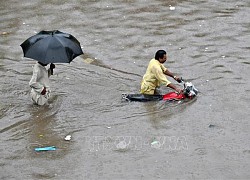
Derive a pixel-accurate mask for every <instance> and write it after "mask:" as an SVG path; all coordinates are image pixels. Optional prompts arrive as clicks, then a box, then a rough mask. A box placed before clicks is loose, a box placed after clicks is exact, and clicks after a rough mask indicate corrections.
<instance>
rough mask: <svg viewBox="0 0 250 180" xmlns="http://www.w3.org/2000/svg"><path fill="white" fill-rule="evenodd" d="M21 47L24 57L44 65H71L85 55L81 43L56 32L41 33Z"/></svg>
mask: <svg viewBox="0 0 250 180" xmlns="http://www.w3.org/2000/svg"><path fill="white" fill-rule="evenodd" d="M21 47H22V49H23V54H24V57H28V58H32V59H35V60H37V61H39V62H41V63H43V64H49V63H70V62H71V61H72V60H73V59H74V58H75V57H77V56H79V55H81V54H83V52H82V49H81V46H80V43H79V41H78V40H77V39H76V38H75V37H74V36H72V35H71V34H67V33H63V32H60V31H58V30H56V31H41V32H39V33H38V34H36V35H34V36H31V37H30V38H28V39H27V40H25V41H24V42H23V43H22V44H21Z"/></svg>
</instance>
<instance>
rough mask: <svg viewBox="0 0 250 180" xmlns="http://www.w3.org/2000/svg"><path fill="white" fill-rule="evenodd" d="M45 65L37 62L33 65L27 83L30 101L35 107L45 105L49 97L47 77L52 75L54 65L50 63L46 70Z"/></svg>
mask: <svg viewBox="0 0 250 180" xmlns="http://www.w3.org/2000/svg"><path fill="white" fill-rule="evenodd" d="M47 65H48V64H43V63H41V62H37V63H36V64H35V65H34V68H33V75H32V78H31V80H30V82H29V85H30V87H31V99H32V101H33V102H34V103H35V104H37V105H44V104H46V103H47V102H48V99H49V97H50V86H49V77H50V76H51V75H53V69H54V68H55V65H54V64H53V63H51V64H50V67H49V69H48V70H47V69H46V67H45V66H47Z"/></svg>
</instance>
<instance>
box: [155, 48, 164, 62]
mask: <svg viewBox="0 0 250 180" xmlns="http://www.w3.org/2000/svg"><path fill="white" fill-rule="evenodd" d="M165 54H167V53H166V51H164V50H158V51H157V52H156V53H155V59H156V60H159V59H160V58H163V56H164V55H165Z"/></svg>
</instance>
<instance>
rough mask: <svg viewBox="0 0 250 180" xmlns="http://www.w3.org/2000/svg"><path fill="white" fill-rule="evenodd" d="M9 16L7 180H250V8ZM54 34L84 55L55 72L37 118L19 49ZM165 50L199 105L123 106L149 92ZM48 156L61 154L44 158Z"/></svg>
mask: <svg viewBox="0 0 250 180" xmlns="http://www.w3.org/2000/svg"><path fill="white" fill-rule="evenodd" d="M0 5H1V6H0V10H1V11H0V14H1V17H0V21H1V24H0V27H1V29H0V33H1V34H0V77H1V78H0V87H1V91H0V99H1V100H0V144H1V145H0V179H72V180H75V179H249V178H250V172H249V169H250V143H249V139H250V135H249V130H250V121H249V115H250V113H249V109H250V103H249V100H250V98H249V96H250V84H249V82H250V81H249V79H248V78H249V77H250V71H249V67H250V22H249V19H250V2H249V0H241V1H234V0H211V1H209V0H202V1H195V0H70V1H66V0H63V1H62V0H52V1H48V0H46V1H45V0H32V1H30V0H22V1H18V0H7V1H4V0H1V1H0ZM170 7H171V8H170ZM55 29H58V30H60V31H63V32H67V33H70V34H72V35H74V36H75V37H76V38H77V39H78V40H79V41H80V43H81V46H82V49H83V51H84V53H85V54H84V55H82V56H80V57H77V58H76V59H74V61H73V62H72V63H70V64H56V69H55V72H54V73H55V75H54V76H52V77H51V89H52V97H51V99H50V101H49V105H48V106H44V107H38V106H35V105H33V104H32V102H31V99H30V97H29V91H30V88H29V80H30V78H31V76H32V66H33V65H34V63H35V61H34V60H31V59H28V58H24V57H23V52H22V49H21V47H20V44H21V43H22V42H23V41H24V40H25V39H27V38H28V37H30V36H32V35H34V34H36V33H37V32H39V31H41V30H55ZM159 49H165V50H166V51H167V53H168V61H167V62H166V63H165V66H166V67H168V68H169V70H170V71H172V72H175V73H176V74H178V75H179V76H181V77H183V78H184V79H185V80H187V81H191V82H192V83H193V84H194V85H195V86H196V88H197V89H198V90H199V91H200V93H199V96H198V97H197V99H196V100H193V101H185V102H184V101H180V102H152V103H151V102H150V103H139V102H124V101H122V100H121V95H122V93H138V91H139V88H140V81H141V79H142V76H143V74H144V73H145V71H146V67H147V64H148V62H149V60H150V59H151V58H153V57H154V54H155V52H156V51H157V50H159ZM169 80H170V81H172V82H173V83H176V82H174V80H173V79H171V78H169ZM177 84H178V83H177ZM179 86H180V87H181V84H179ZM161 91H162V92H163V93H165V92H168V91H170V90H169V89H168V88H164V87H162V88H161ZM67 135H71V136H72V139H71V140H70V141H65V140H64V138H65V136H67ZM44 146H55V147H56V150H55V151H48V152H35V151H34V148H36V147H44Z"/></svg>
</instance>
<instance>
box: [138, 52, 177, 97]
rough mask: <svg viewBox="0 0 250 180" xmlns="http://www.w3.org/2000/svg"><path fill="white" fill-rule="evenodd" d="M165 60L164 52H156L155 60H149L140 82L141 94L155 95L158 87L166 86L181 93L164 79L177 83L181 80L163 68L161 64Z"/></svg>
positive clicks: (165, 54)
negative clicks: (173, 80) (170, 79)
mask: <svg viewBox="0 0 250 180" xmlns="http://www.w3.org/2000/svg"><path fill="white" fill-rule="evenodd" d="M166 60H167V53H166V51H164V50H158V51H157V52H156V54H155V58H153V59H151V60H150V62H149V64H148V68H147V71H146V73H145V75H144V76H143V79H142V82H141V90H140V93H141V94H145V95H156V94H157V92H156V88H158V87H160V86H167V87H170V88H172V89H174V90H175V91H177V92H178V93H181V91H182V90H181V89H180V88H178V87H176V86H175V85H174V84H172V83H171V82H170V81H169V80H168V79H167V77H166V75H167V76H169V77H172V78H174V79H175V80H176V81H177V82H181V79H180V78H179V77H177V76H175V75H174V74H173V73H171V72H170V71H169V70H168V69H167V68H166V67H164V65H163V63H164V62H165V61H166Z"/></svg>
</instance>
